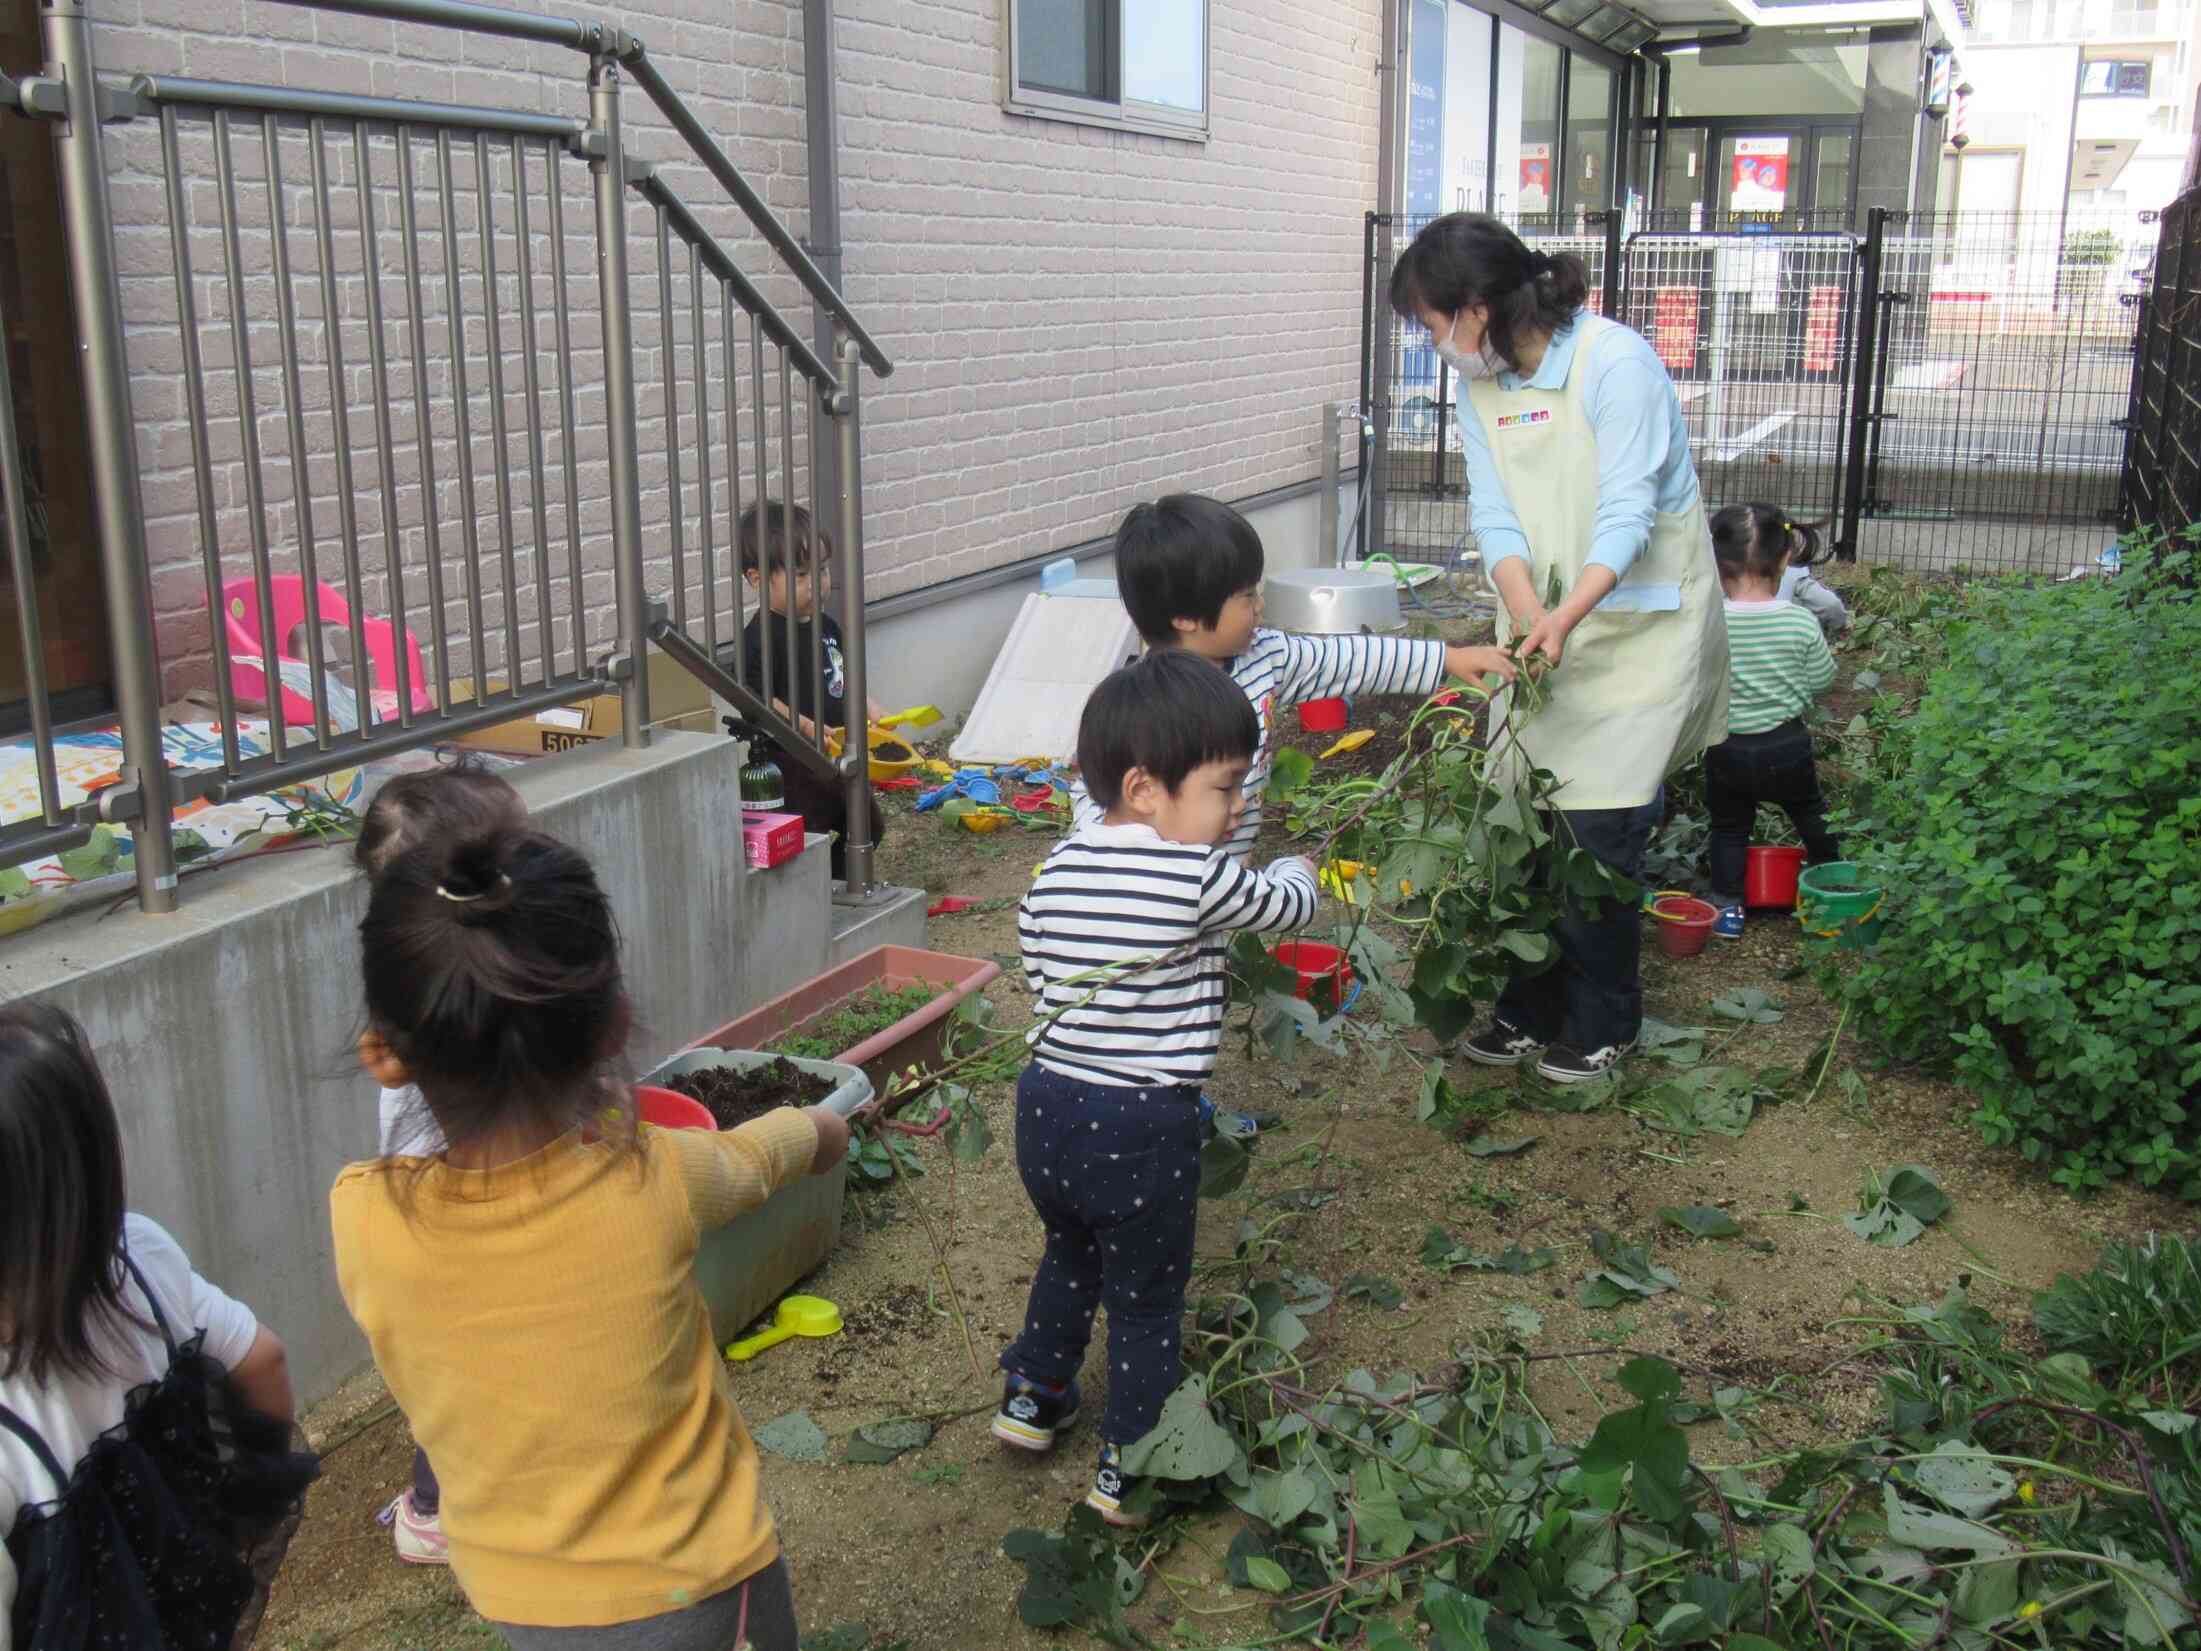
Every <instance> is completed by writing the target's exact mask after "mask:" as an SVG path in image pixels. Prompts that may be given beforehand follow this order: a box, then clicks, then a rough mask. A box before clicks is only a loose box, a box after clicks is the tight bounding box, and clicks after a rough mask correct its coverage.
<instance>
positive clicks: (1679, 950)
mask: <svg viewBox="0 0 2201 1651" xmlns="http://www.w3.org/2000/svg"><path fill="white" fill-rule="evenodd" d="M1719 915H1720V913H1719V908H1718V907H1717V906H1715V905H1713V904H1712V903H1711V902H1710V901H1709V900H1699V899H1698V898H1697V897H1696V896H1695V895H1693V894H1662V895H1660V896H1659V897H1658V898H1657V899H1656V900H1653V901H1652V902H1651V916H1652V918H1653V919H1654V920H1655V921H1656V922H1657V924H1658V949H1659V950H1660V951H1662V952H1664V953H1665V954H1666V955H1667V956H1668V957H1695V956H1696V955H1697V953H1699V952H1701V951H1703V950H1704V943H1705V942H1706V941H1707V940H1710V939H1711V938H1712V925H1713V923H1715V922H1716V921H1718V919H1719Z"/></svg>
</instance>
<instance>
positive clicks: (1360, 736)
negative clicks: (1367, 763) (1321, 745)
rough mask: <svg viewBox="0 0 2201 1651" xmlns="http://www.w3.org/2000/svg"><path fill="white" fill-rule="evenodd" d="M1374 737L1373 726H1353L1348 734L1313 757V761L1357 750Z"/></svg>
mask: <svg viewBox="0 0 2201 1651" xmlns="http://www.w3.org/2000/svg"><path fill="white" fill-rule="evenodd" d="M1375 737H1376V731H1375V730H1374V729H1373V728H1355V729H1354V730H1353V731H1352V732H1351V733H1350V734H1347V735H1345V736H1344V737H1343V738H1341V739H1340V740H1339V741H1338V742H1337V743H1336V744H1335V745H1333V746H1331V747H1330V748H1329V750H1327V751H1325V752H1323V753H1322V755H1321V756H1319V757H1317V758H1315V761H1316V762H1327V761H1328V760H1329V759H1330V758H1332V757H1342V756H1343V755H1345V753H1346V752H1348V751H1358V750H1359V749H1360V748H1361V747H1362V746H1364V745H1366V744H1367V743H1368V742H1369V741H1370V740H1372V739H1374V738H1375Z"/></svg>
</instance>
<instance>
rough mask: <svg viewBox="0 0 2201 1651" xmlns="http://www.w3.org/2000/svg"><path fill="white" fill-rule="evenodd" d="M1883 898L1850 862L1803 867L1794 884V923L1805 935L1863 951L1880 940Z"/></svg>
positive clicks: (1843, 861)
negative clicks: (1797, 923)
mask: <svg viewBox="0 0 2201 1651" xmlns="http://www.w3.org/2000/svg"><path fill="white" fill-rule="evenodd" d="M1883 897H1884V896H1883V892H1882V891H1881V890H1879V889H1876V888H1872V887H1870V886H1869V885H1867V884H1866V883H1865V882H1864V880H1863V878H1862V876H1861V873H1860V868H1859V867H1858V866H1857V865H1856V864H1855V863H1854V862H1852V861H1849V860H1829V861H1827V862H1826V863H1825V864H1823V865H1816V866H1806V867H1804V870H1803V875H1802V876H1801V877H1800V878H1798V879H1797V883H1796V920H1797V921H1798V922H1799V923H1801V924H1802V925H1803V929H1804V932H1805V933H1806V934H1815V935H1817V936H1819V937H1820V938H1821V939H1822V940H1832V941H1836V942H1838V943H1839V944H1841V945H1844V946H1847V947H1849V948H1850V949H1851V950H1853V951H1862V950H1864V949H1865V948H1866V947H1868V946H1870V945H1872V944H1873V943H1874V942H1875V941H1877V940H1878V939H1879V938H1880V929H1881V924H1882V919H1881V916H1880V904H1881V900H1882V899H1883Z"/></svg>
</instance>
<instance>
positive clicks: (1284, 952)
mask: <svg viewBox="0 0 2201 1651" xmlns="http://www.w3.org/2000/svg"><path fill="white" fill-rule="evenodd" d="M1274 955H1275V957H1276V961H1277V962H1279V963H1281V964H1283V965H1284V967H1285V968H1287V969H1289V970H1291V971H1292V972H1293V973H1294V974H1296V975H1298V976H1299V981H1298V984H1296V985H1295V986H1294V987H1293V988H1292V992H1293V995H1294V996H1296V997H1302V998H1303V997H1307V996H1308V995H1309V994H1311V993H1312V992H1313V991H1314V989H1315V983H1316V982H1317V981H1327V982H1328V983H1329V990H1328V992H1327V993H1325V996H1329V997H1330V999H1331V1003H1330V1007H1331V1008H1333V1009H1334V1008H1335V1007H1336V1006H1337V1005H1338V1004H1342V1003H1343V1002H1344V1001H1345V994H1346V993H1348V992H1350V991H1351V990H1352V989H1353V970H1352V965H1351V964H1349V963H1347V962H1346V961H1345V954H1344V953H1343V952H1342V951H1340V950H1338V948H1337V947H1335V946H1325V945H1323V944H1322V943H1321V942H1320V941H1318V940H1286V941H1283V942H1280V943H1279V944H1278V946H1277V948H1276V951H1275V954H1274ZM1325 1012H1327V1011H1325Z"/></svg>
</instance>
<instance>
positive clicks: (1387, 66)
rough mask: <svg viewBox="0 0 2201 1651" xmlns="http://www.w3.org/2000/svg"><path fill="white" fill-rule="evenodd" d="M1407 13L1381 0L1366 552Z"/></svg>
mask: <svg viewBox="0 0 2201 1651" xmlns="http://www.w3.org/2000/svg"><path fill="white" fill-rule="evenodd" d="M1410 16H1411V13H1410V12H1409V11H1408V9H1407V3H1406V0H1383V59H1382V64H1381V67H1380V70H1379V75H1380V78H1379V81H1378V84H1379V85H1380V87H1381V89H1382V97H1381V99H1380V100H1379V101H1380V107H1379V110H1378V115H1377V122H1376V124H1377V126H1378V129H1379V130H1378V134H1377V139H1376V213H1377V218H1376V226H1375V227H1376V248H1375V260H1374V262H1373V264H1372V265H1371V267H1370V275H1369V280H1370V282H1371V283H1372V286H1373V290H1374V292H1375V295H1376V301H1375V305H1374V309H1375V322H1376V326H1375V338H1374V340H1373V354H1372V356H1371V361H1370V368H1369V371H1370V374H1371V381H1370V384H1369V389H1370V391H1371V392H1372V393H1371V395H1370V396H1369V397H1368V399H1367V401H1366V402H1365V403H1364V405H1365V406H1366V407H1367V409H1368V412H1369V414H1370V416H1371V417H1373V418H1374V419H1375V421H1376V433H1375V442H1374V445H1373V447H1372V448H1371V449H1370V452H1369V455H1368V466H1367V469H1366V470H1365V471H1364V472H1363V474H1362V476H1361V478H1360V485H1361V486H1362V487H1363V488H1365V489H1367V498H1366V502H1365V504H1364V505H1363V507H1362V512H1361V513H1362V515H1363V516H1365V517H1366V518H1367V522H1368V540H1367V545H1366V548H1365V550H1364V552H1363V554H1364V555H1366V556H1376V555H1380V554H1382V553H1383V552H1385V551H1388V550H1389V549H1390V548H1391V540H1390V536H1389V534H1388V532H1387V524H1386V522H1385V521H1384V507H1385V506H1386V505H1387V504H1388V503H1389V498H1388V494H1389V490H1390V485H1391V411H1392V408H1391V388H1392V386H1391V379H1392V365H1393V364H1392V359H1391V357H1392V351H1393V346H1394V341H1395V340H1396V338H1397V336H1398V334H1397V327H1396V318H1395V317H1394V316H1393V315H1392V314H1391V305H1390V302H1389V300H1388V297H1387V293H1388V287H1389V282H1390V278H1391V260H1392V254H1393V252H1394V251H1395V250H1396V242H1395V241H1394V239H1393V231H1394V228H1395V226H1396V225H1397V223H1398V218H1399V195H1400V190H1399V163H1400V161H1401V160H1402V159H1403V158H1404V157H1405V153H1406V105H1407V102H1408V99H1407V96H1406V85H1405V79H1406V30H1407V25H1408V20H1409V18H1410ZM1439 458H1440V460H1441V458H1442V455H1441V454H1440V455H1439Z"/></svg>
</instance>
